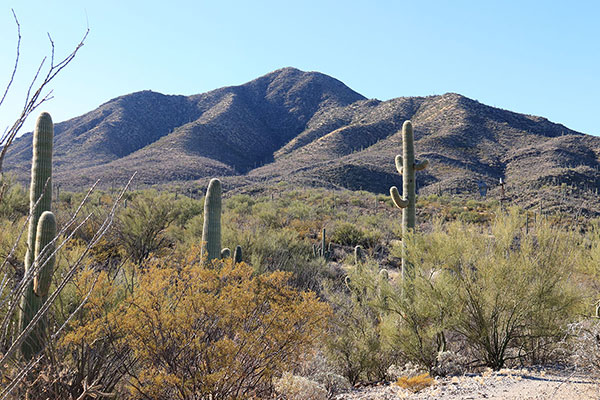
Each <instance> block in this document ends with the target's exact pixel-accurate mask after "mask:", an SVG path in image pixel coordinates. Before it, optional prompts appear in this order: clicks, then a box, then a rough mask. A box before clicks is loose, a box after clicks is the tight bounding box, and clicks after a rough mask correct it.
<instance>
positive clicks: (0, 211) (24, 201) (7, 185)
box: [0, 175, 29, 220]
mask: <svg viewBox="0 0 600 400" xmlns="http://www.w3.org/2000/svg"><path fill="white" fill-rule="evenodd" d="M28 213H29V196H28V195H27V193H26V192H25V188H24V187H23V186H22V185H20V184H18V183H16V182H15V181H14V178H13V177H11V176H9V175H4V176H2V177H0V217H5V218H8V219H11V220H14V219H16V218H18V217H20V216H23V215H27V214H28Z"/></svg>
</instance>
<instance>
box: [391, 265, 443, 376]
mask: <svg viewBox="0 0 600 400" xmlns="http://www.w3.org/2000/svg"><path fill="white" fill-rule="evenodd" d="M399 279H400V278H399ZM383 290H384V299H385V303H383V304H382V303H380V304H381V307H382V308H383V309H385V310H386V313H385V314H384V320H383V324H382V326H383V328H382V330H383V336H384V338H385V343H386V345H387V346H389V347H391V348H392V349H393V350H394V352H395V353H397V354H398V355H399V356H400V359H401V360H403V361H405V362H409V363H413V364H416V365H418V366H420V367H421V368H424V369H425V370H427V371H431V370H432V369H433V368H434V367H435V365H436V357H437V354H438V352H439V351H442V350H443V349H444V348H445V345H446V342H445V336H444V331H445V329H447V328H448V326H449V322H448V321H449V318H448V316H449V315H450V314H449V313H448V310H449V309H450V308H451V307H452V301H451V300H449V298H450V296H447V294H448V292H447V287H446V286H445V285H444V284H443V282H441V281H439V280H438V281H433V280H432V279H431V277H430V275H425V274H422V273H417V274H416V276H415V277H414V278H413V279H412V280H411V281H410V282H402V281H401V280H400V282H396V283H394V284H390V285H387V286H385V287H384V288H383ZM382 300H383V299H382Z"/></svg>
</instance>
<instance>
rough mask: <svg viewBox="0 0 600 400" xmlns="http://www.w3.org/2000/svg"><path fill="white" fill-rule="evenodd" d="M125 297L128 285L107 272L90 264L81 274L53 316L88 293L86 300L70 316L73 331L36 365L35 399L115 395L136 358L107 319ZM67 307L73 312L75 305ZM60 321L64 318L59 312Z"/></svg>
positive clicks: (31, 391)
mask: <svg viewBox="0 0 600 400" xmlns="http://www.w3.org/2000/svg"><path fill="white" fill-rule="evenodd" d="M88 294H89V296H88ZM124 296H125V290H124V288H123V287H122V286H120V285H116V284H114V282H112V280H111V279H110V278H109V276H108V273H107V272H106V271H101V272H93V271H92V270H89V269H88V270H84V271H82V272H80V273H79V274H77V275H76V277H75V278H74V280H73V283H72V284H70V285H69V290H66V291H65V292H63V295H62V296H61V301H60V302H59V304H57V307H56V308H57V310H56V311H55V312H54V313H53V315H54V316H55V318H56V314H65V313H64V311H63V312H62V313H61V310H59V308H60V307H66V308H69V307H71V308H72V307H76V306H77V305H78V304H81V302H82V300H83V299H84V298H87V302H86V303H85V304H84V306H83V307H82V308H81V310H80V311H79V312H78V313H76V314H75V315H74V317H73V318H72V320H71V321H70V324H69V331H68V332H67V333H66V334H65V335H64V336H62V337H60V338H57V340H56V341H55V342H53V343H52V344H51V345H50V346H48V348H47V349H46V352H47V357H46V358H45V359H43V360H42V362H41V363H40V364H39V365H38V366H37V371H36V372H37V374H36V375H37V379H35V380H34V381H33V382H31V383H30V384H28V396H30V398H52V399H77V398H81V399H91V398H95V397H100V398H101V397H103V396H101V394H108V395H113V396H114V395H115V392H116V390H117V387H118V385H120V384H121V382H122V379H123V377H124V376H125V374H126V373H127V370H128V368H129V367H130V366H131V364H132V363H133V359H132V358H131V357H130V352H129V349H128V348H127V347H126V346H124V345H123V343H122V342H119V341H118V337H117V336H115V333H114V332H113V331H111V330H110V329H108V325H106V323H105V321H106V318H107V317H108V316H109V315H111V313H112V312H114V310H115V308H116V307H117V306H118V304H119V303H120V301H121V300H122V299H123V298H124ZM65 303H66V304H65ZM59 306H60V307H59ZM66 311H67V313H66V315H70V312H72V311H74V310H70V309H68V310H66ZM63 317H64V315H63ZM56 322H58V323H61V322H64V321H61V320H60V317H58V320H57V321H56ZM86 394H87V395H86Z"/></svg>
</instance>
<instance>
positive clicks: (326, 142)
mask: <svg viewBox="0 0 600 400" xmlns="http://www.w3.org/2000/svg"><path fill="white" fill-rule="evenodd" d="M407 119H410V120H412V123H413V126H414V130H415V149H416V152H417V157H419V158H427V159H428V160H429V161H430V167H429V168H428V169H426V170H425V171H422V172H419V175H418V177H417V182H418V185H419V191H420V193H424V194H427V193H448V192H452V193H477V192H478V185H481V182H484V183H485V184H486V185H487V186H488V187H489V188H490V190H491V192H490V193H491V194H492V195H497V194H498V193H499V190H500V189H499V188H498V182H499V180H500V179H502V180H503V181H504V182H506V184H507V188H506V191H507V193H506V194H507V196H508V197H509V198H510V199H512V200H514V201H518V202H520V203H521V204H523V205H525V206H528V207H533V206H536V204H538V202H539V201H540V199H541V198H544V201H546V200H547V202H546V203H545V204H547V205H551V204H552V205H553V206H560V205H561V204H560V201H562V202H563V203H565V204H566V203H569V204H570V206H571V207H575V206H577V207H579V208H580V209H581V210H584V209H585V210H586V211H590V212H592V211H594V212H595V211H596V209H597V208H598V207H597V204H596V203H597V202H596V201H595V193H596V188H597V187H598V186H599V185H600V173H599V172H598V167H599V154H600V138H597V137H594V136H590V135H585V134H583V133H580V132H575V131H573V130H570V129H568V128H566V127H565V126H563V125H560V124H556V123H552V122H550V121H548V120H547V119H545V118H542V117H536V116H530V115H524V114H518V113H514V112H511V111H506V110H502V109H498V108H494V107H490V106H486V105H484V104H481V103H479V102H477V101H475V100H472V99H469V98H467V97H464V96H461V95H459V94H455V93H447V94H444V95H439V96H428V97H399V98H395V99H392V100H389V101H379V100H376V99H366V98H365V97H364V96H362V95H360V94H359V93H357V92H355V91H353V90H352V89H350V88H348V87H347V86H346V85H344V84H343V83H342V82H340V81H338V80H336V79H334V78H332V77H329V76H327V75H324V74H321V73H318V72H304V71H300V70H297V69H294V68H284V69H280V70H277V71H274V72H272V73H269V74H267V75H265V76H262V77H260V78H258V79H255V80H253V81H251V82H248V83H246V84H243V85H240V86H231V87H225V88H221V89H216V90H213V91H210V92H208V93H203V94H199V95H193V96H187V97H186V96H166V95H162V94H160V93H155V92H151V91H144V92H138V93H133V94H129V95H125V96H121V97H118V98H116V99H113V100H111V101H109V102H107V103H105V104H103V105H101V106H100V107H98V108H97V109H96V110H93V111H91V112H89V113H87V114H85V115H82V116H80V117H77V118H73V119H71V120H68V121H65V122H60V123H57V124H56V125H55V148H54V166H55V182H57V183H60V184H61V185H64V186H63V187H67V188H79V189H82V188H83V187H86V186H89V185H90V184H91V183H93V182H95V181H96V180H97V179H101V182H102V183H103V184H104V186H111V185H115V186H119V185H122V184H123V183H124V182H126V181H127V180H128V178H129V177H130V176H131V175H132V174H133V173H134V172H135V171H137V172H138V176H137V180H138V182H139V183H141V184H143V185H155V184H173V183H180V184H181V185H183V186H186V187H188V188H192V189H193V188H195V189H193V190H197V188H198V187H200V186H201V185H203V184H204V183H205V182H206V181H207V179H208V178H210V177H221V178H222V179H223V181H224V184H225V187H226V188H228V189H229V190H236V191H253V190H264V189H265V188H269V187H273V185H274V184H277V183H278V182H288V183H290V184H294V185H300V186H321V187H329V188H348V189H352V190H358V189H363V190H368V191H373V192H381V193H384V192H387V191H388V189H389V187H390V186H391V185H398V184H399V183H400V182H401V178H400V177H399V176H398V174H397V173H396V171H395V168H394V156H395V155H396V154H397V153H398V152H399V151H401V147H402V139H401V135H400V133H399V131H400V129H401V126H402V123H403V122H404V121H405V120H407ZM30 158H31V134H26V135H23V137H21V138H19V139H18V140H17V141H15V143H14V144H13V147H12V148H11V150H10V152H9V156H8V158H7V161H6V165H7V167H6V168H7V170H9V171H13V172H15V173H16V174H17V176H19V177H23V178H25V177H26V175H27V174H28V169H29V163H30ZM557 187H558V188H561V190H562V191H561V192H560V193H559V194H560V196H562V200H560V201H559V200H557V198H559V197H560V196H559V194H557V192H556V188H557ZM567 200H568V201H567ZM597 211H600V209H599V210H597Z"/></svg>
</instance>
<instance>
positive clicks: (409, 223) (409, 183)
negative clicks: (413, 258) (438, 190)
mask: <svg viewBox="0 0 600 400" xmlns="http://www.w3.org/2000/svg"><path fill="white" fill-rule="evenodd" d="M428 164H429V162H428V161H426V160H425V161H422V162H416V161H415V147H414V136H413V128H412V123H411V122H410V121H405V122H404V124H403V125H402V155H397V156H396V169H397V170H398V173H400V175H402V197H400V193H398V188H397V187H396V186H392V187H391V188H390V195H391V196H392V200H393V202H394V204H395V205H396V206H397V207H398V208H401V209H402V277H403V278H405V277H406V274H407V273H408V271H407V265H406V257H405V251H406V245H405V243H406V236H407V234H408V233H409V232H410V231H412V230H414V229H415V219H416V217H415V214H416V212H415V205H416V199H417V195H416V190H415V171H421V170H424V169H425V168H426V167H427V165H428Z"/></svg>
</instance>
